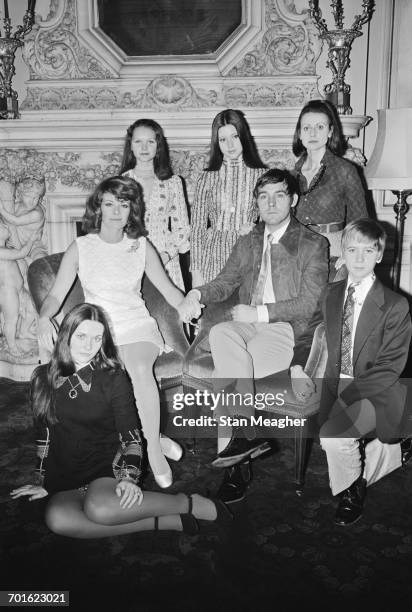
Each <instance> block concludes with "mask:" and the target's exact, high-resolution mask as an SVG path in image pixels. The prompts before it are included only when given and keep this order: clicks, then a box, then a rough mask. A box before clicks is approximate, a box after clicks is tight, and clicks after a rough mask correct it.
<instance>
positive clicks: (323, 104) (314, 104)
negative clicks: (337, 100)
mask: <svg viewBox="0 0 412 612" xmlns="http://www.w3.org/2000/svg"><path fill="white" fill-rule="evenodd" d="M308 113H323V114H324V115H326V116H327V118H328V121H329V127H330V128H332V134H331V136H330V137H329V139H328V142H327V147H328V149H330V150H331V151H332V153H334V154H335V155H343V154H344V152H345V150H346V144H345V140H344V137H343V131H342V124H341V122H340V119H339V115H338V112H337V110H336V108H335V107H334V106H333V104H331V103H330V102H328V100H310V102H307V103H306V104H305V106H304V107H303V108H302V110H301V111H300V115H299V119H298V122H297V124H296V128H295V133H294V135H293V144H292V150H293V153H294V154H295V155H296V157H299V156H300V155H302V153H305V152H306V147H304V146H303V144H302V141H301V139H300V129H301V123H302V118H303V116H304V115H307V114H308Z"/></svg>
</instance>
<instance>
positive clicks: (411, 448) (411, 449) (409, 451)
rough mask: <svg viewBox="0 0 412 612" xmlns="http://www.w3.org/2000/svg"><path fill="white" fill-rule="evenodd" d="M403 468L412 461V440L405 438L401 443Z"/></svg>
mask: <svg viewBox="0 0 412 612" xmlns="http://www.w3.org/2000/svg"><path fill="white" fill-rule="evenodd" d="M401 457H402V466H404V465H406V464H407V463H408V461H409V460H410V459H412V438H405V439H404V440H402V442H401Z"/></svg>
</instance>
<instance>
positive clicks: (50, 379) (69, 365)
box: [31, 302, 121, 423]
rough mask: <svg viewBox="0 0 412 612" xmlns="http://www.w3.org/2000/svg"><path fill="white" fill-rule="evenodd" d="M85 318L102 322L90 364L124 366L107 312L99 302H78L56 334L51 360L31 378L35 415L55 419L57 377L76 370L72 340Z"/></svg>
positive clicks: (46, 419)
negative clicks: (101, 332)
mask: <svg viewBox="0 0 412 612" xmlns="http://www.w3.org/2000/svg"><path fill="white" fill-rule="evenodd" d="M83 321H98V322H99V323H101V324H102V325H103V339H102V345H101V347H100V349H99V351H98V353H97V354H96V355H95V356H94V357H93V359H92V361H91V365H92V367H93V368H94V369H98V370H115V369H118V368H120V367H121V363H120V360H119V356H118V354H117V349H116V346H115V344H114V342H113V337H112V334H111V331H110V327H109V324H108V322H107V319H106V315H105V314H104V312H103V309H102V308H100V306H96V305H95V304H88V303H87V302H85V303H84V304H78V305H77V306H75V307H74V308H72V310H71V311H70V312H68V313H67V315H66V316H65V317H64V319H63V322H62V324H61V326H60V329H59V333H58V334H57V340H56V344H55V345H54V348H53V352H52V355H51V359H50V363H49V364H48V365H47V367H46V368H44V366H40V367H39V368H36V370H35V371H34V372H33V375H32V378H31V405H32V408H33V414H34V418H36V419H42V420H45V421H46V422H47V423H56V422H57V418H56V408H55V395H56V390H57V388H58V380H59V378H60V377H61V376H63V377H64V376H70V375H71V374H73V373H74V372H75V365H74V363H73V359H72V355H71V350H70V341H71V338H72V336H73V334H74V332H75V331H76V329H77V328H78V327H79V325H80V323H83Z"/></svg>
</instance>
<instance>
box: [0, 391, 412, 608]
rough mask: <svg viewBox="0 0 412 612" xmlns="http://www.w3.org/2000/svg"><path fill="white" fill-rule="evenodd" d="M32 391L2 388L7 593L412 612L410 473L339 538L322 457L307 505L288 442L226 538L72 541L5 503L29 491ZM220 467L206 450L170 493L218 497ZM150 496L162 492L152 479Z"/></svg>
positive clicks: (127, 602)
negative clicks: (25, 487) (20, 489)
mask: <svg viewBox="0 0 412 612" xmlns="http://www.w3.org/2000/svg"><path fill="white" fill-rule="evenodd" d="M27 391H28V389H27V385H26V384H21V383H11V382H10V381H7V380H5V379H0V398H1V399H0V445H1V454H0V467H1V472H0V474H1V476H0V478H1V480H0V495H1V498H0V499H1V504H2V508H1V511H2V512H1V514H2V520H1V523H0V539H1V543H2V544H1V554H0V564H1V565H0V566H1V568H2V570H1V574H2V578H1V582H2V587H1V588H2V589H7V590H11V589H26V590H28V589H36V590H44V589H50V590H69V591H70V600H71V606H70V607H71V609H73V610H83V609H92V608H93V609H97V610H109V609H113V610H114V609H116V610H118V609H121V610H122V612H126V611H129V610H130V611H134V610H136V611H138V612H146V611H147V612H149V611H150V612H151V611H157V610H164V611H165V612H169V611H174V610H176V611H179V612H186V611H194V610H199V611H203V610H210V611H220V610H222V611H223V610H225V611H232V610H234V611H243V610H245V611H246V610H248V611H249V610H253V611H255V610H256V611H260V610H262V611H263V610H268V609H274V610H279V611H281V612H284V611H285V612H287V611H289V610H301V609H303V606H304V607H305V609H307V608H309V609H311V608H314V607H315V606H316V609H317V610H345V611H357V610H372V609H373V610H374V611H385V612H387V611H389V610H392V609H393V608H394V607H395V606H397V605H399V604H400V603H402V607H403V609H405V610H408V609H410V605H411V604H410V601H411V600H412V529H411V526H412V496H411V488H412V465H409V466H408V468H405V469H403V470H398V471H397V472H396V473H394V474H392V475H391V476H389V477H387V478H386V479H383V480H382V481H381V482H379V483H377V484H376V485H375V486H373V487H371V489H370V490H369V491H368V496H367V505H366V510H365V514H364V517H363V518H362V520H361V521H359V522H358V523H357V524H356V525H354V526H353V527H350V528H338V527H335V526H334V525H333V523H332V521H331V519H332V517H333V508H334V504H333V501H332V499H331V496H330V493H329V489H328V486H327V484H328V483H327V472H326V465H325V461H324V456H323V453H322V451H321V450H320V448H319V445H318V444H316V443H315V444H314V448H313V451H312V455H311V459H310V464H309V469H308V474H307V482H306V491H305V495H304V496H303V497H301V498H299V497H297V496H296V494H295V492H294V488H293V485H292V474H293V466H294V457H293V447H292V444H291V443H290V442H289V441H287V440H286V441H282V442H281V445H280V449H279V451H278V452H277V453H275V454H274V455H273V456H271V457H267V458H265V459H260V460H257V461H256V462H255V468H254V481H253V484H252V485H251V487H250V490H249V494H248V498H247V500H246V501H244V502H241V503H239V504H237V505H236V517H235V521H234V522H233V526H231V527H230V528H229V529H227V528H226V529H222V528H221V527H219V526H216V525H207V526H206V527H205V528H204V529H202V531H201V532H200V534H199V535H196V536H187V535H183V534H180V533H176V532H160V533H156V534H155V533H153V532H147V533H143V534H135V535H131V536H123V537H118V538H109V539H107V540H72V539H69V538H62V537H58V536H55V535H53V534H52V533H51V532H49V531H48V529H47V528H46V527H45V526H44V524H43V522H42V505H43V504H42V502H41V501H40V502H28V501H19V500H16V501H11V500H10V498H9V497H8V493H9V491H10V489H11V488H13V487H14V486H16V485H20V484H23V483H25V482H27V481H28V480H29V479H30V473H31V469H32V466H33V463H34V448H33V445H32V438H31V430H30V413H29V408H28V401H27ZM213 456H214V443H213V441H211V440H204V441H200V442H198V448H197V452H196V454H194V455H191V454H187V456H186V458H185V459H184V461H182V462H181V463H179V464H175V465H174V466H173V469H174V474H175V484H174V485H173V488H172V489H171V491H172V492H174V491H182V490H183V491H186V492H193V491H197V492H201V493H205V491H207V489H209V490H211V491H212V492H213V491H215V490H216V489H217V486H218V484H219V479H220V473H219V472H217V471H213V470H211V469H210V468H208V467H207V465H208V463H209V462H210V460H211V459H212V458H213ZM145 488H148V489H155V488H156V486H155V484H154V483H153V480H152V478H151V476H148V477H147V479H146V482H145Z"/></svg>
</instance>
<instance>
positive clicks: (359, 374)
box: [292, 280, 412, 442]
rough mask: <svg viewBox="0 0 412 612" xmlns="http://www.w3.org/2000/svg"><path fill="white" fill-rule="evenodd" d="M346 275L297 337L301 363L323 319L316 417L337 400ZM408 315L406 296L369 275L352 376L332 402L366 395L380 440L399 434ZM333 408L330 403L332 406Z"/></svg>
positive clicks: (297, 360) (297, 358)
mask: <svg viewBox="0 0 412 612" xmlns="http://www.w3.org/2000/svg"><path fill="white" fill-rule="evenodd" d="M346 282H347V281H346V280H343V281H340V282H337V283H331V284H329V285H328V287H327V288H326V291H325V294H324V295H323V297H322V298H321V302H320V304H321V305H320V309H319V310H318V311H317V313H316V314H315V315H314V317H313V319H312V321H311V322H310V325H309V327H308V329H307V331H306V332H305V334H303V336H302V337H301V338H300V339H299V340H298V342H297V345H296V347H295V352H294V357H293V360H292V365H293V364H297V363H299V364H301V365H302V364H303V365H304V364H305V362H306V360H305V355H306V356H307V355H308V353H309V350H310V346H311V335H312V336H313V333H314V330H315V329H316V326H317V324H318V323H320V322H321V321H324V322H325V332H326V342H327V347H328V361H327V365H326V371H325V378H324V385H323V389H322V396H321V410H320V414H321V421H324V420H326V418H327V415H328V414H329V412H330V410H331V409H332V407H333V405H334V403H335V402H336V400H337V399H338V394H337V389H338V384H339V374H340V352H341V335H342V316H343V303H344V298H345V289H346ZM411 328H412V325H411V317H410V314H409V304H408V302H407V300H406V299H405V298H404V297H402V296H400V295H398V294H397V293H394V292H393V291H391V290H390V289H388V288H387V287H385V286H384V285H382V283H381V282H380V281H379V280H375V282H374V283H373V285H372V287H371V289H370V291H369V292H368V294H367V296H366V299H365V301H364V303H363V306H362V309H361V312H360V315H359V319H358V324H357V327H356V332H355V342H354V347H353V381H352V382H351V383H350V384H349V385H348V386H347V387H346V388H345V389H344V390H343V391H342V393H341V394H340V395H339V400H338V403H339V404H340V405H341V406H342V410H344V409H345V406H350V405H351V404H353V403H354V402H356V401H358V400H361V399H369V400H370V401H371V402H372V404H373V405H374V407H375V410H376V433H377V436H378V438H379V439H380V440H381V441H382V442H390V441H393V439H395V438H399V437H401V433H402V432H400V424H401V421H402V419H403V418H404V410H405V395H406V393H405V391H406V390H405V388H404V387H403V385H401V383H400V382H399V377H400V375H401V374H402V371H403V369H404V368H405V365H406V361H407V358H408V352H409V344H410V340H411ZM335 408H336V407H335Z"/></svg>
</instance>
